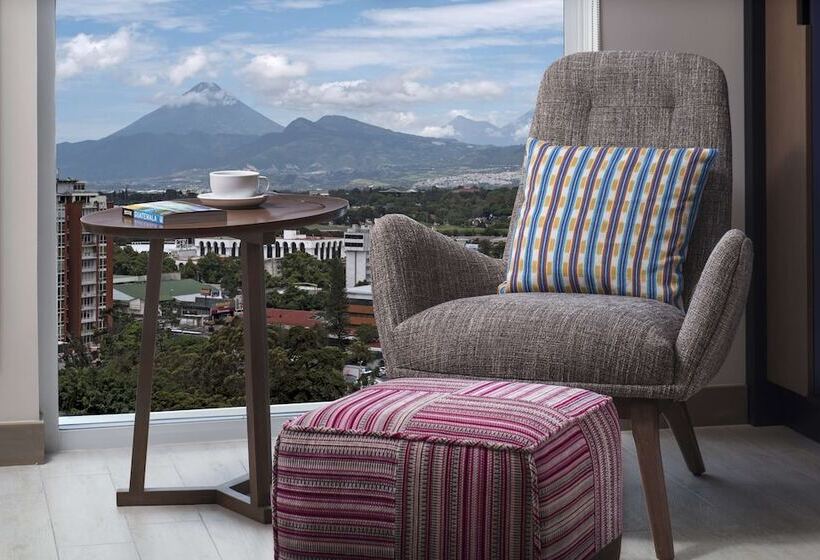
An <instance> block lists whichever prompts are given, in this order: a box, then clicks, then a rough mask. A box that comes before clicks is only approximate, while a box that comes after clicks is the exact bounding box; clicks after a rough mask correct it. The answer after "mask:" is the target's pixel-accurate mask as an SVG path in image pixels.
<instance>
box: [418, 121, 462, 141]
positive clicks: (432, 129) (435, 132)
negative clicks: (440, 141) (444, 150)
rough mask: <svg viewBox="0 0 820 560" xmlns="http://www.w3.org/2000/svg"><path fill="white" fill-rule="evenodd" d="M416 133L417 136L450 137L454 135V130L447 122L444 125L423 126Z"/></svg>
mask: <svg viewBox="0 0 820 560" xmlns="http://www.w3.org/2000/svg"><path fill="white" fill-rule="evenodd" d="M418 134H419V136H430V137H432V138H452V137H453V136H455V135H456V131H455V129H454V128H453V127H452V126H450V125H449V124H448V125H446V126H425V127H424V128H422V129H421V130H420V131H419V132H418Z"/></svg>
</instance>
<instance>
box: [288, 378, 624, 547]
mask: <svg viewBox="0 0 820 560" xmlns="http://www.w3.org/2000/svg"><path fill="white" fill-rule="evenodd" d="M275 455H276V456H275V459H274V468H273V494H272V498H273V499H272V504H273V531H274V543H275V544H274V549H275V557H276V558H279V559H281V560H296V559H300V560H303V559H309V558H310V559H313V558H333V559H351V558H384V559H388V558H389V559H408V560H409V559H468V558H469V559H487V560H490V559H493V560H494V559H504V560H514V559H533V560H535V559H557V558H561V559H565V558H601V559H603V558H606V559H609V558H618V556H619V551H620V535H621V517H622V511H621V493H622V479H621V443H620V431H619V427H618V417H617V414H616V412H615V408H614V406H613V404H612V401H611V399H609V398H608V397H604V396H601V395H598V394H596V393H592V392H590V391H585V390H582V389H573V388H568V387H555V386H551V385H539V384H530V383H512V382H500V381H462V380H456V381H453V380H438V379H409V378H406V379H396V380H392V381H388V382H386V383H381V384H378V385H375V386H373V387H370V388H367V389H363V390H361V391H359V392H357V393H354V394H352V395H350V396H348V397H345V398H343V399H340V400H338V401H336V402H334V403H331V404H329V405H327V406H325V407H323V408H320V409H317V410H315V411H312V412H309V413H308V414H305V415H304V416H301V417H300V418H297V419H295V420H293V421H291V422H289V423H288V424H287V425H286V426H285V427H284V429H283V430H282V433H281V434H280V435H279V438H278V440H277V444H276V453H275Z"/></svg>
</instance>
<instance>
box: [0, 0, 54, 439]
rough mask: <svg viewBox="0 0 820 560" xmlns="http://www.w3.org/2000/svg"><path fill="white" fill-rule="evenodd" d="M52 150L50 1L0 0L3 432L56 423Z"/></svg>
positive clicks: (0, 367) (0, 425)
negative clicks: (47, 419) (47, 421)
mask: <svg viewBox="0 0 820 560" xmlns="http://www.w3.org/2000/svg"><path fill="white" fill-rule="evenodd" d="M54 152H55V147H54V0H36V1H35V0H0V430H2V429H3V426H4V425H5V426H7V427H10V428H13V427H14V426H15V425H20V424H26V423H38V422H39V421H40V419H41V411H44V412H45V416H47V417H54V418H56V412H57V350H56V329H57V324H56V228H55V223H56V215H55V212H56V210H55V202H54V201H55V199H54V188H55V186H54V177H55V175H54V173H55V172H54V163H55V153H54ZM41 395H42V397H43V398H42V400H41ZM50 428H51V429H50V430H49V431H50V437H49V438H48V439H49V440H50V441H51V442H53V441H54V436H56V423H52V424H51V426H50Z"/></svg>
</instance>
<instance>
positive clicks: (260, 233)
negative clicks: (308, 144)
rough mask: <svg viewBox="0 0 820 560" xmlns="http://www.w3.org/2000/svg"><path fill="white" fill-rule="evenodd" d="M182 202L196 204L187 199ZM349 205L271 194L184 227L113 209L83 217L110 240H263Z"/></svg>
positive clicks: (332, 215) (88, 226)
mask: <svg viewBox="0 0 820 560" xmlns="http://www.w3.org/2000/svg"><path fill="white" fill-rule="evenodd" d="M185 202H194V203H197V202H199V201H198V200H197V199H186V200H185ZM348 206H349V204H348V202H347V201H346V200H344V199H343V198H336V197H332V196H311V195H304V194H271V195H268V197H267V199H266V200H265V202H264V203H262V205H261V206H259V207H258V208H252V209H248V210H226V212H227V213H228V216H227V219H203V220H200V221H197V222H193V223H187V224H171V225H162V224H154V223H151V222H146V221H143V220H134V219H133V218H127V217H124V216H123V215H122V208H121V207H119V206H116V207H114V208H110V209H108V210H103V211H101V212H95V213H93V214H89V215H87V216H83V217H82V219H81V221H82V223H83V227H84V228H85V230H86V231H88V232H90V233H97V234H103V235H110V236H112V237H130V238H139V239H173V238H181V237H211V236H213V237H216V236H226V237H235V238H237V239H248V240H263V239H264V238H265V236H266V234H273V233H274V232H276V231H279V230H282V229H286V228H295V227H300V226H306V225H310V224H317V223H321V222H326V221H329V220H332V219H334V218H337V217H339V216H342V215H344V213H345V212H346V211H347V208H348Z"/></svg>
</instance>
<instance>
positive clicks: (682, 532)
mask: <svg viewBox="0 0 820 560" xmlns="http://www.w3.org/2000/svg"><path fill="white" fill-rule="evenodd" d="M698 436H699V438H700V441H701V446H702V448H703V452H704V456H705V460H706V468H707V472H708V474H707V475H706V476H704V477H702V478H700V479H698V478H695V477H693V476H691V475H690V474H689V472H688V471H687V470H686V467H685V466H684V464H683V461H682V460H681V458H680V455H679V453H678V452H677V449H676V448H675V446H674V442H673V441H672V439H671V436H670V435H669V434H668V433H664V435H663V440H664V457H665V464H666V471H667V485H668V489H669V496H670V502H671V510H672V523H673V526H674V531H675V544H676V549H677V553H678V554H677V558H678V559H680V560H686V559H691V558H726V559H732V560H735V559H737V560H740V559H744V560H745V559H749V560H758V559H760V560H762V559H766V560H769V559H772V560H774V559H792V558H794V559H798V558H800V559H803V558H820V445H818V444H815V443H813V442H811V441H809V440H807V439H804V438H802V437H800V436H799V435H797V434H796V433H794V432H792V431H790V430H788V429H785V428H779V427H778V428H751V427H748V426H739V427H729V428H706V429H701V430H698ZM624 450H625V453H624V461H625V465H624V467H625V472H626V483H625V496H624V502H625V526H626V534H625V535H624V546H623V554H622V558H624V559H629V558H635V559H639V558H646V559H651V558H654V554H653V551H652V545H651V541H650V539H649V531H648V524H647V520H646V514H645V513H644V507H643V496H642V494H641V490H640V483H639V479H638V474H637V465H636V461H635V456H634V447H633V445H632V440H631V437H630V434H629V433H628V432H625V433H624ZM129 453H130V452H129V450H128V449H108V450H94V451H72V452H64V453H58V454H56V455H54V456H52V457H49V460H48V463H46V464H45V465H41V466H39V467H38V466H31V467H5V468H0V559H2V560H41V559H42V560H50V559H57V558H59V559H60V560H97V559H99V560H187V559H197V560H210V559H214V560H245V559H247V560H257V559H265V560H268V559H270V558H271V557H272V548H273V546H272V539H271V529H270V526H269V525H268V526H265V525H260V524H258V523H254V522H252V521H249V520H247V519H245V518H243V517H240V516H238V515H236V514H234V513H231V512H229V511H226V510H224V509H222V508H219V507H216V506H173V507H147V508H119V509H118V508H117V507H116V506H115V504H114V489H115V488H116V487H121V486H124V485H125V484H126V482H127V479H128V464H129V457H130V454H129ZM246 471H247V459H246V457H245V444H244V442H223V443H217V444H198V445H179V446H158V447H154V448H152V449H151V452H150V455H149V468H148V484H149V485H154V486H179V485H188V486H198V485H208V484H214V483H221V482H224V481H225V480H229V479H231V478H234V477H236V476H239V475H241V474H242V473H243V472H246Z"/></svg>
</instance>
